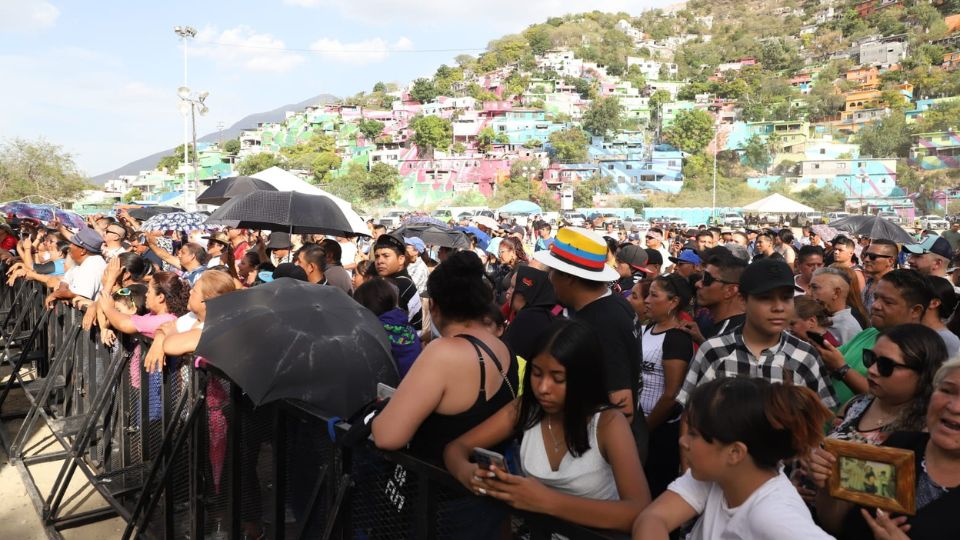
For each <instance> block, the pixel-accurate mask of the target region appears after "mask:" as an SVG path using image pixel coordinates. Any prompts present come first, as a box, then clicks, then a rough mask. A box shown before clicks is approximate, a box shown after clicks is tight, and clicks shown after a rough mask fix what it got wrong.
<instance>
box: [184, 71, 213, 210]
mask: <svg viewBox="0 0 960 540" xmlns="http://www.w3.org/2000/svg"><path fill="white" fill-rule="evenodd" d="M209 95H210V92H206V91H204V92H198V93H196V94H194V93H193V92H191V91H190V89H189V88H187V87H186V86H181V87H180V88H177V96H178V97H179V98H180V108H181V110H182V111H183V112H184V113H186V112H188V111H189V112H190V126H191V129H192V131H193V188H194V197H193V199H192V200H191V198H190V195H189V194H190V188H189V187H188V185H189V183H188V182H187V176H186V174H184V176H183V198H184V203H185V204H186V205H187V207H188V208H187V209H188V210H196V208H197V202H196V195H197V194H199V193H200V167H199V161H198V160H199V159H200V157H199V152H198V151H197V113H198V112H199V113H200V116H203V115H205V114H207V112H208V111H209V109H208V108H207V106H206V104H205V103H204V102H205V101H206V99H207V96H209Z"/></svg>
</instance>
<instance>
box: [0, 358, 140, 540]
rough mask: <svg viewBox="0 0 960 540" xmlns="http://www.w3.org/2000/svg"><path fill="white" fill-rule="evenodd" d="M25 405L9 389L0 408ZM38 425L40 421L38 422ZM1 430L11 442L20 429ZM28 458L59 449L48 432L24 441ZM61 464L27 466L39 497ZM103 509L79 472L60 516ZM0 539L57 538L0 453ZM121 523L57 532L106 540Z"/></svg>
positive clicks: (16, 424) (75, 539)
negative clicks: (47, 528)
mask: <svg viewBox="0 0 960 540" xmlns="http://www.w3.org/2000/svg"><path fill="white" fill-rule="evenodd" d="M9 371H10V370H9V368H8V367H7V366H3V368H2V369H0V374H2V377H3V381H4V382H5V381H6V377H7V375H8V374H9ZM27 406H28V402H27V400H26V398H25V397H24V396H23V393H22V391H20V390H13V391H12V392H11V394H10V396H9V397H8V398H7V402H6V403H5V404H4V406H3V413H4V414H9V413H11V412H14V411H25V410H26V408H27ZM38 423H39V424H42V422H38ZM0 429H3V430H4V432H5V433H4V435H5V437H6V440H7V442H8V443H9V442H11V441H12V440H13V438H14V437H15V436H16V434H17V431H18V430H19V429H20V421H19V420H11V421H8V422H5V423H3V424H2V426H0ZM26 447H27V454H28V455H43V454H48V453H53V452H57V451H60V450H62V447H61V446H60V444H59V443H58V442H57V441H56V439H54V438H53V437H52V435H51V433H50V431H49V430H48V429H47V428H46V426H43V427H42V428H40V429H39V430H36V431H35V432H34V433H33V434H32V436H31V437H30V438H29V439H28V441H27V446H26ZM62 465H63V461H53V462H48V463H41V464H36V465H31V466H30V467H29V471H30V474H31V475H32V476H33V478H34V480H35V482H36V483H37V486H38V489H39V491H40V494H41V497H43V498H46V497H47V495H48V494H49V493H50V491H51V489H52V487H53V483H54V481H55V480H56V478H57V475H58V474H59V472H60V468H61V466H62ZM103 506H106V502H105V501H104V500H103V498H102V497H100V495H99V493H97V491H96V490H95V489H93V487H92V486H90V485H89V484H88V483H87V482H86V477H85V476H83V474H82V473H80V472H79V471H78V472H77V473H76V474H75V475H74V477H73V480H72V481H71V483H70V486H69V489H68V490H67V495H66V497H64V503H63V505H62V507H63V510H62V511H61V515H70V514H71V513H75V512H78V511H86V510H93V509H96V508H101V507H103ZM0 524H2V526H0V531H2V532H0V537H2V538H3V539H4V540H45V539H47V538H58V537H57V536H56V534H55V533H54V534H53V535H50V534H48V532H47V530H46V529H45V528H44V526H43V523H42V521H41V519H40V514H39V510H38V509H37V508H36V507H35V506H34V504H33V502H32V501H31V500H30V497H29V495H28V494H27V489H26V487H25V486H24V482H23V478H22V477H21V474H20V471H19V470H18V469H17V467H15V466H14V465H12V464H11V463H10V462H9V459H8V457H7V456H6V454H4V453H3V451H2V450H0ZM124 526H125V523H124V521H123V520H121V519H120V518H113V519H109V520H106V521H101V522H98V523H93V524H90V525H85V526H83V527H78V528H75V529H67V530H64V531H61V533H60V534H61V535H62V538H64V539H68V540H94V539H96V540H106V539H112V538H119V537H120V536H121V535H122V534H123V529H124Z"/></svg>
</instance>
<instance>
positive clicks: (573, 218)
mask: <svg viewBox="0 0 960 540" xmlns="http://www.w3.org/2000/svg"><path fill="white" fill-rule="evenodd" d="M563 220H564V221H566V222H567V223H569V224H570V225H572V226H574V227H583V224H584V223H586V221H587V216H585V215H583V214H581V213H579V212H564V213H563Z"/></svg>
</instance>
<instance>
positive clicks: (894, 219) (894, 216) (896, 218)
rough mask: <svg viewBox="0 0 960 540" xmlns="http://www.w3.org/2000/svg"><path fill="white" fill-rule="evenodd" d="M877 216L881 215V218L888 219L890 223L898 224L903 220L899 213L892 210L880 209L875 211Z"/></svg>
mask: <svg viewBox="0 0 960 540" xmlns="http://www.w3.org/2000/svg"><path fill="white" fill-rule="evenodd" d="M877 217H881V218H883V219H886V220H888V221H890V222H891V223H896V224H897V225H900V224H901V222H902V221H903V220H902V219H901V218H900V214H898V213H896V212H894V211H892V210H881V211H879V212H877Z"/></svg>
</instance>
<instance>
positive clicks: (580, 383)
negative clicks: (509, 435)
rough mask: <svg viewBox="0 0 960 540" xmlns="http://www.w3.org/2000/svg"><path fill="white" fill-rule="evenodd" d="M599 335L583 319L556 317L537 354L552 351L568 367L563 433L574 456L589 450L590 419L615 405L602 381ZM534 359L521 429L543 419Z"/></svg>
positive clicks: (526, 377) (523, 396) (527, 373)
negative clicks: (534, 380) (534, 381)
mask: <svg viewBox="0 0 960 540" xmlns="http://www.w3.org/2000/svg"><path fill="white" fill-rule="evenodd" d="M599 350H600V338H599V337H598V336H597V332H596V331H595V330H594V329H593V328H591V327H590V326H589V325H587V324H585V323H583V322H580V321H571V320H566V319H558V320H556V321H555V322H554V323H553V324H552V325H550V327H549V328H548V329H547V330H546V331H545V332H543V333H542V334H541V336H540V339H539V341H538V342H537V347H536V351H537V354H536V355H535V356H540V355H543V354H549V355H550V356H552V357H554V358H556V359H557V362H559V363H560V365H562V366H563V367H564V369H566V370H567V376H566V383H565V385H566V398H565V399H564V402H563V432H564V433H565V434H566V437H565V438H566V442H567V450H569V451H570V454H571V455H573V456H574V457H579V456H582V455H583V454H584V453H585V452H586V451H587V450H589V449H590V434H589V432H588V431H587V422H589V421H590V419H591V418H592V417H593V415H594V414H596V413H597V412H599V411H602V410H604V409H610V408H614V405H613V404H612V403H610V398H609V397H608V396H607V390H606V387H605V386H604V384H603V369H602V367H601V365H600V364H597V363H596V361H595V359H596V352H597V351H599ZM532 362H533V360H532V359H531V361H530V363H529V364H528V365H527V369H526V371H525V373H524V375H523V393H522V394H521V395H520V411H519V414H518V415H517V426H516V429H517V431H518V432H522V431H526V430H528V429H530V428H532V427H534V426H536V425H537V423H539V422H540V421H541V420H543V408H542V407H541V406H540V402H538V401H537V398H536V396H535V395H534V393H533V387H532V385H531V383H530V377H531V374H532V373H533V364H532Z"/></svg>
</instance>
